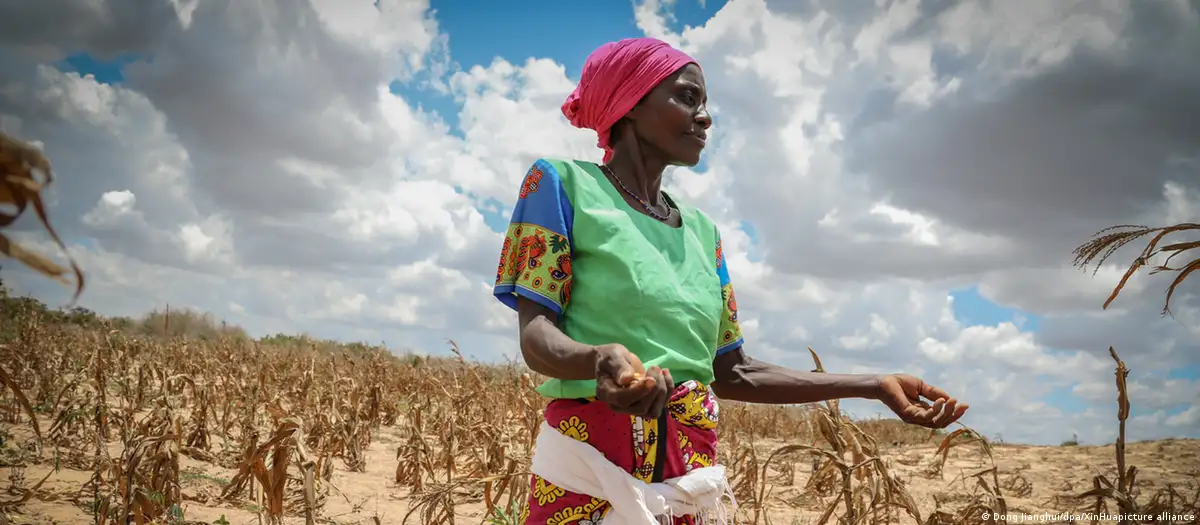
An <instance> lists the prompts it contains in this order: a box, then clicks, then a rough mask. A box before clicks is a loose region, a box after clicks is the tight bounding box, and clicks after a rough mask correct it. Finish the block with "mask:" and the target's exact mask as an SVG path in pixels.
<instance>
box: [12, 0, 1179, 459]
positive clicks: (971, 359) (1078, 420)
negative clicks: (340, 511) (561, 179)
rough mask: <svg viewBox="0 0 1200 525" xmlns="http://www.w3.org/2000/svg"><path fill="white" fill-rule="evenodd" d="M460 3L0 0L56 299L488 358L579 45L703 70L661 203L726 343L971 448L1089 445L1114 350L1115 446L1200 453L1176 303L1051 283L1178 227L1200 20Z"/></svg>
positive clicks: (1091, 7) (511, 318) (939, 3)
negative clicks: (45, 200) (928, 411)
mask: <svg viewBox="0 0 1200 525" xmlns="http://www.w3.org/2000/svg"><path fill="white" fill-rule="evenodd" d="M472 4H478V5H467V4H464V3H461V2H459V3H454V5H453V6H452V5H450V3H449V2H447V3H446V4H445V5H439V4H438V3H434V4H433V5H430V4H429V2H428V0H379V1H377V2H372V1H367V0H354V1H351V0H310V1H283V0H280V1H277V2H272V1H267V0H263V1H260V2H244V1H233V0H206V1H204V2H199V1H197V0H190V1H189V0H173V1H158V2H145V1H143V0H94V1H88V2H84V1H81V0H41V1H39V2H31V3H30V2H20V3H17V2H7V3H4V4H3V6H2V7H0V128H2V129H3V130H4V131H5V132H7V133H10V134H13V135H16V136H18V137H21V138H23V139H26V140H30V141H35V142H36V143H38V144H41V145H42V146H43V147H44V148H45V150H46V152H47V154H48V156H49V157H50V159H51V161H52V163H53V165H54V167H55V169H56V172H57V176H58V179H57V181H56V186H55V188H54V191H53V194H52V198H51V200H52V210H51V211H52V214H53V217H54V220H55V225H56V226H57V228H58V229H59V232H60V234H62V235H64V236H65V238H66V239H67V241H68V244H69V245H70V250H71V251H72V253H73V254H75V256H76V257H77V259H78V260H79V261H80V263H81V264H82V265H83V267H84V268H85V270H86V272H87V274H88V276H89V278H90V286H89V288H88V289H87V291H86V292H85V295H84V297H83V298H82V299H81V305H82V306H86V307H88V308H91V309H94V310H97V311H100V312H102V313H106V314H114V315H137V314H140V313H143V312H145V311H148V310H150V309H154V308H162V307H163V306H164V305H166V304H168V303H169V304H170V305H171V306H172V307H192V308H197V309H202V310H206V311H209V312H212V313H213V314H214V315H216V316H218V317H220V318H222V319H225V320H227V321H229V322H231V323H237V324H240V325H242V326H244V327H245V328H246V329H247V330H248V331H249V332H251V333H252V334H254V335H263V334H269V333H276V332H285V333H298V332H307V333H309V334H312V335H315V336H319V337H328V338H337V339H345V340H363V341H368V342H385V343H386V344H387V345H388V346H389V347H391V348H393V349H395V350H396V351H404V350H406V349H407V350H413V351H420V352H429V353H443V352H445V351H446V348H447V345H446V340H447V339H451V338H452V339H454V340H456V341H457V342H458V343H459V344H460V345H461V346H462V347H463V348H464V349H465V350H466V351H467V352H468V353H470V354H472V355H474V356H476V357H477V358H479V359H485V360H499V359H503V358H504V357H505V356H510V357H515V356H517V355H519V354H518V350H517V346H516V341H515V334H516V324H515V323H516V316H515V314H513V313H512V312H510V311H508V310H506V309H505V308H504V307H503V306H501V305H500V304H499V303H498V302H497V301H495V300H494V299H493V298H492V297H491V294H490V290H491V288H490V284H491V279H492V276H493V275H494V268H495V264H496V258H497V257H498V254H499V249H500V242H501V239H502V236H501V234H500V231H501V229H502V228H503V227H504V225H505V222H506V221H507V218H508V214H509V213H510V211H511V206H512V204H513V202H514V200H515V198H516V194H517V188H518V185H519V182H520V179H521V177H522V176H523V175H524V173H525V170H526V168H527V167H528V166H529V164H530V163H531V162H532V161H533V160H534V159H536V158H538V157H541V156H549V157H573V158H581V159H587V160H599V158H600V156H601V152H600V151H599V150H598V149H597V148H596V147H595V135H594V134H593V133H591V132H588V131H583V130H578V129H574V128H571V127H570V126H569V125H568V124H567V123H566V122H565V120H564V119H563V117H562V116H561V114H560V113H559V105H560V104H561V103H562V100H563V98H564V97H565V96H566V95H567V93H569V92H570V91H571V89H572V88H573V86H574V82H575V80H576V79H577V78H578V74H579V71H580V69H581V67H582V64H583V61H584V59H585V58H586V56H587V54H588V53H589V52H590V51H591V50H592V49H594V48H595V47H596V46H598V45H600V44H602V43H604V42H607V41H610V40H616V39H619V38H624V37H628V36H637V35H650V36H656V37H659V38H662V39H664V40H667V41H669V42H672V43H675V44H677V45H679V46H682V47H683V48H684V49H686V50H687V51H689V52H690V53H692V54H693V56H695V57H697V58H698V59H699V61H700V62H701V64H702V67H703V68H704V69H705V72H706V76H707V80H708V87H709V91H710V98H711V110H712V112H713V115H714V118H715V125H714V128H713V130H712V131H711V136H712V140H710V146H709V148H708V150H707V151H706V153H705V158H704V161H703V163H702V164H701V165H700V166H698V167H697V168H696V169H695V170H687V169H678V170H675V171H674V172H672V173H670V176H669V189H670V190H673V191H675V192H676V193H677V194H678V195H681V196H684V197H686V198H688V199H690V200H691V201H692V202H694V203H695V204H697V205H699V206H700V207H701V208H702V209H704V210H705V211H706V212H708V213H709V214H710V215H711V216H712V217H714V218H715V219H716V220H717V221H718V222H719V224H720V226H721V227H722V233H723V235H724V238H725V254H726V257H727V258H728V259H729V263H730V265H731V274H732V278H733V281H734V285H735V287H736V288H737V290H738V294H739V297H738V298H739V301H738V303H739V306H740V307H741V310H742V319H743V323H744V325H743V326H744V329H745V331H746V334H747V338H748V343H747V347H746V350H747V352H749V353H750V354H752V355H754V356H758V357H761V358H763V359H767V360H770V361H774V362H777V363H782V364H787V365H792V366H795V367H798V368H801V369H809V368H811V362H810V360H809V358H808V355H807V351H806V350H805V347H806V346H812V347H813V348H815V349H816V350H817V351H818V352H819V353H820V354H821V356H822V358H823V360H824V361H825V365H826V367H827V368H828V369H830V370H831V371H839V372H906V373H913V374H917V375H920V376H922V377H924V378H925V379H927V380H929V381H931V382H933V383H935V384H938V385H940V386H942V387H944V388H945V389H947V390H948V391H950V392H951V393H952V394H954V395H956V396H958V397H959V398H960V399H962V400H964V401H966V402H968V403H970V404H971V406H972V409H971V411H970V412H969V413H968V415H967V416H966V417H965V419H964V420H963V422H964V423H965V424H967V425H969V426H971V427H973V428H976V429H978V430H980V431H981V432H983V433H985V434H987V435H991V436H997V435H999V436H1001V437H1003V438H1004V439H1005V440H1008V441H1017V442H1027V443H1050V444H1057V443H1058V442H1061V441H1063V440H1065V439H1069V438H1070V437H1071V435H1072V434H1078V436H1079V439H1080V440H1081V441H1082V442H1084V443H1093V444H1097V443H1106V442H1109V441H1110V440H1111V439H1112V438H1113V436H1114V435H1115V432H1116V424H1115V415H1116V407H1115V403H1114V401H1115V398H1116V392H1115V387H1114V382H1113V362H1112V360H1111V358H1110V357H1109V356H1108V354H1107V349H1108V347H1109V346H1110V345H1112V346H1115V347H1116V349H1117V350H1118V352H1120V353H1121V355H1122V357H1123V358H1124V359H1125V361H1126V362H1127V364H1128V365H1129V366H1130V368H1131V369H1132V374H1131V379H1132V387H1131V388H1132V392H1131V395H1132V402H1133V406H1134V415H1135V418H1134V420H1133V421H1132V422H1131V423H1130V425H1129V433H1130V435H1131V437H1133V438H1136V439H1144V438H1154V437H1163V436H1191V437H1200V408H1197V400H1198V399H1200V352H1198V350H1200V344H1198V343H1197V341H1200V338H1198V336H1200V298H1198V297H1197V295H1200V294H1197V293H1196V290H1197V288H1196V286H1195V285H1191V286H1188V285H1185V286H1184V288H1183V289H1181V291H1180V292H1179V294H1177V296H1176V299H1175V303H1174V311H1175V318H1174V319H1172V318H1170V317H1167V318H1164V317H1162V316H1160V315H1159V310H1160V308H1161V304H1162V298H1163V290H1164V287H1165V284H1166V283H1165V282H1164V281H1163V280H1162V279H1157V280H1156V279H1154V278H1148V277H1145V276H1141V277H1138V278H1135V279H1134V280H1133V281H1132V282H1131V283H1130V285H1129V286H1128V288H1127V289H1126V291H1125V292H1124V294H1123V295H1122V296H1121V298H1120V299H1119V300H1118V301H1117V302H1116V303H1115V304H1114V305H1113V307H1111V308H1110V309H1109V310H1108V311H1102V310H1101V305H1102V303H1103V301H1104V299H1105V297H1106V296H1107V294H1108V292H1109V291H1110V290H1111V287H1112V286H1113V285H1114V284H1115V283H1116V282H1117V279H1118V278H1119V276H1120V273H1121V272H1122V271H1123V266H1124V265H1126V264H1128V262H1129V261H1130V259H1131V257H1132V252H1131V251H1128V250H1127V251H1123V252H1119V253H1118V254H1117V255H1116V257H1115V258H1114V259H1113V264H1112V265H1111V266H1107V267H1105V268H1102V269H1101V270H1100V271H1099V272H1098V273H1097V274H1096V276H1094V277H1093V276H1092V274H1091V273H1090V272H1085V271H1081V270H1077V269H1074V268H1072V267H1071V266H1070V262H1071V259H1072V254H1071V250H1072V249H1073V248H1074V247H1075V246H1076V245H1078V244H1079V243H1081V242H1084V241H1086V240H1087V239H1088V238H1089V236H1090V235H1091V234H1092V233H1094V232H1096V231H1098V230H1100V229H1102V228H1105V227H1108V226H1112V225H1116V224H1125V223H1135V224H1148V225H1162V224H1167V223H1174V222H1179V221H1184V220H1195V219H1196V218H1197V217H1198V216H1200V98H1198V97H1197V96H1196V93H1200V61H1197V60H1196V59H1195V57H1196V56H1200V7H1198V5H1197V4H1196V3H1195V2H1190V3H1189V2H1186V1H1177V0H1164V1H1159V2H1128V1H1107V0H1077V1H1073V0H1060V1H1055V2H1039V1H1034V0H1020V1H1012V0H994V1H988V0H966V1H962V2H951V1H947V0H925V1H909V0H900V1H892V2H888V1H883V0H881V1H878V2H843V1H836V0H795V1H791V0H789V1H765V2H764V0H734V1H730V2H728V3H726V2H720V1H716V0H707V1H705V0H701V1H696V0H676V1H671V0H634V2H633V3H632V4H631V3H629V2H628V1H626V0H605V1H597V2H554V1H549V0H537V1H528V0H527V1H523V2H509V3H508V5H504V3H502V2H477V3H472ZM18 5H19V6H20V7H18ZM9 11H11V12H9ZM21 226H22V227H23V229H24V231H22V232H20V234H19V236H18V237H19V238H20V239H22V240H24V241H26V242H28V243H30V245H31V246H34V247H39V248H41V249H42V250H43V251H44V252H46V253H52V252H53V251H54V248H53V247H52V245H50V244H49V243H48V240H47V237H46V236H45V235H44V234H41V233H39V232H37V230H36V228H34V225H33V223H32V221H23V222H22V223H21ZM11 266H12V265H8V264H6V265H5V268H4V270H5V272H4V277H5V280H6V281H7V282H9V283H10V284H11V285H13V286H14V287H15V288H17V289H18V290H19V291H21V292H22V293H30V294H33V295H35V296H37V297H39V298H41V299H43V300H45V301H47V302H49V303H51V304H63V303H65V302H66V300H67V299H68V298H69V293H68V292H67V291H66V290H64V289H63V288H61V287H57V285H55V284H54V283H51V282H48V281H44V280H40V279H35V278H33V277H32V276H31V275H30V274H29V273H27V272H25V271H23V270H20V269H14V268H12V267H11ZM847 406H848V408H849V409H850V410H851V411H852V412H853V413H854V414H856V415H859V416H870V415H873V414H876V413H881V412H880V410H881V407H882V405H878V404H875V403H869V402H855V403H850V404H848V405H847Z"/></svg>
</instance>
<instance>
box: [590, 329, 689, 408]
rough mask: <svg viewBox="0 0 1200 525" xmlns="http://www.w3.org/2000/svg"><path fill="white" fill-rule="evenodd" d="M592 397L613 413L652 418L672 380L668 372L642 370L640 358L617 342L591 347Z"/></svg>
mask: <svg viewBox="0 0 1200 525" xmlns="http://www.w3.org/2000/svg"><path fill="white" fill-rule="evenodd" d="M595 351H596V399H598V400H600V401H603V402H604V403H607V404H608V406H609V407H611V408H612V410H613V411H614V412H617V413H621V414H632V415H635V416H639V417H642V418H646V419H654V418H656V417H658V416H659V415H661V414H662V411H663V410H664V409H665V408H666V406H667V401H669V400H670V396H671V392H672V391H674V390H675V383H674V381H673V380H672V379H671V372H670V371H669V370H663V369H661V368H659V367H657V366H652V367H650V369H649V370H646V368H645V366H644V365H643V364H642V360H641V359H638V356H636V355H634V354H633V352H630V351H629V349H628V348H625V346H624V345H620V344H607V345H600V346H597V347H595Z"/></svg>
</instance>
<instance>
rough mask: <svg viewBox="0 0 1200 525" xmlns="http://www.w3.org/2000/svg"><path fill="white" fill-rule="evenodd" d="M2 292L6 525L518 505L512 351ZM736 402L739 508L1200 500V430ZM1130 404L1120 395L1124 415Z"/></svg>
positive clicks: (784, 522)
mask: <svg viewBox="0 0 1200 525" xmlns="http://www.w3.org/2000/svg"><path fill="white" fill-rule="evenodd" d="M2 304H3V306H4V309H5V311H4V312H3V313H2V315H0V319H4V321H3V322H2V323H3V324H2V325H0V328H2V331H0V343H2V346H0V358H2V359H0V364H2V366H0V382H2V383H3V391H2V392H3V393H2V394H0V447H2V449H0V472H3V473H4V474H5V475H6V477H7V482H5V481H4V480H0V487H3V488H0V523H12V524H25V523H64V524H65V523H101V524H110V523H138V524H141V523H189V524H195V523H218V524H226V523H228V524H242V523H253V524H260V523H261V524H268V523H306V524H313V523H330V524H333V523H336V524H353V523H362V524H371V523H376V524H378V523H412V524H442V523H463V524H470V523H488V524H509V523H518V522H519V519H520V509H521V504H522V502H524V501H525V499H526V498H527V497H528V491H529V483H528V473H527V469H528V465H529V460H530V456H531V453H532V446H533V443H534V439H535V438H536V435H535V432H536V431H537V428H538V424H539V422H540V418H541V413H540V410H541V408H542V406H543V401H542V400H541V399H540V397H539V396H538V395H537V394H536V393H535V392H534V391H533V387H534V386H535V385H536V381H538V377H536V376H534V375H532V374H530V373H529V372H528V371H527V370H525V369H524V368H523V367H521V366H519V365H517V364H511V365H506V366H490V365H482V364H476V363H472V362H471V361H468V360H466V359H464V358H463V357H462V355H461V354H460V353H459V351H458V349H457V348H455V347H454V346H453V345H451V350H452V351H453V352H454V354H455V356H457V357H455V358H425V357H417V356H399V355H394V354H392V353H389V352H388V351H386V350H384V349H380V348H371V347H367V346H363V345H335V344H332V343H323V342H317V341H313V340H309V339H305V338H293V337H284V336H276V337H273V338H268V339H265V340H252V339H249V338H246V337H245V336H243V335H240V334H238V333H234V332H230V331H225V332H222V331H220V330H216V331H215V332H213V333H209V334H205V335H202V336H196V335H190V336H189V335H188V334H186V333H183V334H179V335H173V336H172V335H169V334H168V335H164V334H162V333H159V334H151V333H147V331H145V330H140V331H139V330H136V329H131V327H130V324H129V323H128V322H125V323H123V324H122V323H117V322H115V321H113V320H108V319H104V318H100V317H97V316H95V315H94V314H90V312H84V313H82V314H81V313H79V312H80V311H79V310H76V311H75V312H67V313H64V312H60V311H50V310H46V309H45V308H44V307H41V305H40V304H37V303H36V302H34V301H32V300H29V299H14V298H5V300H4V302H3V303H2ZM162 317H163V316H161V314H160V317H159V319H160V320H161V321H162V322H164V323H165V324H168V325H169V323H170V322H171V319H172V317H171V316H166V317H165V319H162ZM184 318H185V320H186V316H184ZM126 321H128V320H126ZM155 322H158V321H155ZM177 322H180V321H177ZM160 332H161V331H160ZM223 334H224V335H223ZM1112 355H1113V358H1114V368H1115V370H1116V371H1117V374H1116V381H1114V384H1113V394H1114V400H1116V399H1118V397H1117V392H1118V389H1120V391H1121V392H1124V387H1123V385H1124V374H1125V373H1126V372H1125V368H1124V364H1123V363H1121V362H1120V360H1119V359H1118V356H1117V354H1116V353H1115V352H1114V353H1113V354H1112ZM812 357H813V359H814V361H815V363H816V367H817V368H818V369H820V368H821V365H820V361H819V358H818V356H817V354H816V353H815V352H814V353H813V354H812ZM723 408H724V410H722V422H721V424H722V428H721V431H720V438H721V450H722V457H720V458H719V459H720V461H721V462H722V463H723V464H725V465H726V466H727V468H728V469H729V472H730V475H731V481H732V484H733V487H734V489H735V494H736V497H737V504H738V516H739V520H738V522H739V523H756V524H772V523H773V524H779V525H791V524H826V523H828V524H835V523H836V524H844V525H850V524H859V523H921V524H924V523H929V524H935V523H945V524H950V523H982V522H984V521H985V520H984V513H985V512H995V513H1009V514H1018V513H1030V514H1038V513H1064V512H1075V513H1079V515H1080V516H1081V517H1084V518H1085V519H1084V520H1083V521H1091V520H1090V519H1088V518H1089V516H1088V515H1087V513H1095V514H1096V515H1099V514H1105V515H1115V514H1120V513H1125V514H1154V515H1158V514H1161V513H1163V512H1167V513H1173V514H1176V515H1189V514H1190V515H1195V514H1197V513H1200V508H1198V507H1200V505H1198V501H1197V500H1198V499H1200V485H1198V484H1197V479H1198V478H1200V441H1197V440H1166V441H1159V442H1147V443H1130V444H1128V445H1126V444H1125V443H1124V440H1120V441H1118V442H1117V443H1116V444H1115V446H1114V445H1109V446H1052V447H1043V446H1021V445H1008V444H1002V443H992V442H989V440H987V439H985V438H984V437H983V436H980V435H978V434H976V433H975V432H973V431H972V430H970V429H968V428H965V427H964V428H959V427H952V428H951V430H950V431H947V432H941V433H938V434H937V435H931V433H930V432H929V431H928V430H924V429H920V428H918V427H912V426H907V425H903V424H900V423H898V422H896V421H889V420H867V421H851V420H850V419H848V418H847V417H845V416H844V414H843V413H842V411H841V410H840V409H839V408H838V405H837V403H836V402H833V403H825V404H818V405H813V406H808V407H766V406H748V405H740V404H736V403H726V404H725V406H724V407H723ZM1127 413H1128V401H1127V399H1126V398H1125V396H1124V394H1123V393H1122V395H1121V397H1120V401H1119V402H1118V403H1117V404H1116V406H1114V407H1113V415H1114V417H1113V424H1114V425H1119V426H1120V427H1121V429H1122V432H1123V429H1124V417H1126V416H1127ZM4 485H7V486H4ZM1092 517H1095V516H1092ZM1102 521H1111V520H1102ZM1176 521H1180V520H1176ZM1189 521H1190V522H1192V523H1196V522H1198V521H1197V520H1195V519H1194V518H1192V519H1191V520H1183V522H1189Z"/></svg>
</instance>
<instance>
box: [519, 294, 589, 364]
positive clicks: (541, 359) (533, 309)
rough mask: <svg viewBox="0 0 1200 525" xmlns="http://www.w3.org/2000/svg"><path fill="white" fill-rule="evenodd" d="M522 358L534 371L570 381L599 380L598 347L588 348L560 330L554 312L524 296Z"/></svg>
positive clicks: (520, 309)
mask: <svg viewBox="0 0 1200 525" xmlns="http://www.w3.org/2000/svg"><path fill="white" fill-rule="evenodd" d="M517 319H518V323H519V324H520V330H521V333H520V338H521V355H522V356H524V357H525V364H526V365H528V366H529V368H530V369H531V370H533V371H534V372H537V373H539V374H542V375H544V376H548V377H555V378H558V379H567V380H572V379H576V380H588V379H595V378H596V355H597V348H598V347H595V346H592V345H585V344H583V343H580V342H578V341H575V340H574V339H571V338H570V337H567V335H566V334H564V333H562V330H559V329H558V314H556V313H554V310H551V309H549V308H546V307H545V306H543V305H541V304H538V303H537V302H534V301H531V300H529V299H526V298H524V297H520V298H518V299H517Z"/></svg>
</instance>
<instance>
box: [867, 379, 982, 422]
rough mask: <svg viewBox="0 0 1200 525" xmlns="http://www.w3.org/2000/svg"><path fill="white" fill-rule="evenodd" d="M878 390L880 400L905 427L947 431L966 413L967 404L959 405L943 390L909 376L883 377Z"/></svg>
mask: <svg viewBox="0 0 1200 525" xmlns="http://www.w3.org/2000/svg"><path fill="white" fill-rule="evenodd" d="M879 390H880V394H879V400H880V401H882V402H883V404H885V405H887V406H888V408H890V409H892V412H895V413H896V415H897V416H900V419H901V420H903V421H904V422H905V423H910V424H913V425H920V426H923V427H927V428H946V427H947V426H949V425H950V424H951V423H954V422H955V421H958V418H960V417H962V416H963V414H965V413H966V412H967V404H966V403H959V402H958V401H957V400H955V399H954V398H953V397H950V394H947V393H946V392H945V391H944V390H942V389H940V388H938V387H936V386H933V385H930V384H928V383H926V382H924V381H922V380H921V379H920V378H917V377H913V376H910V375H905V374H889V375H886V376H883V377H882V378H881V379H880V380H879ZM922 397H924V398H925V399H928V400H930V401H933V405H932V406H931V405H930V404H929V403H927V402H925V401H923V400H922V399H921V398H922Z"/></svg>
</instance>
